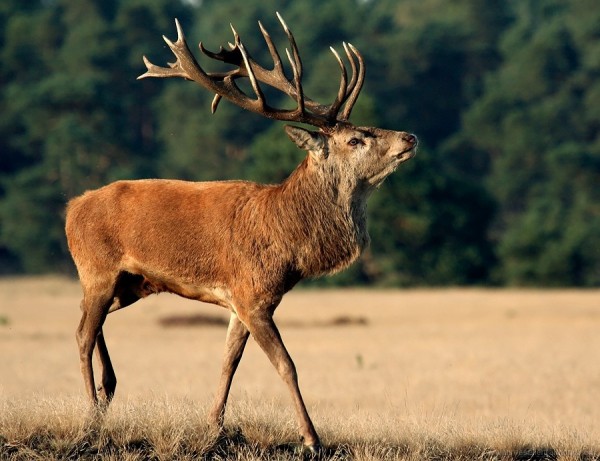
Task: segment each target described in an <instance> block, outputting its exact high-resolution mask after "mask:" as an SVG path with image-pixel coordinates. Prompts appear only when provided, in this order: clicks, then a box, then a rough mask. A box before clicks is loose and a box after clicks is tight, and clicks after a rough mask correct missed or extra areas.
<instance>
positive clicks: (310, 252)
mask: <svg viewBox="0 0 600 461" xmlns="http://www.w3.org/2000/svg"><path fill="white" fill-rule="evenodd" d="M273 192H274V197H273V199H274V200H275V201H276V203H277V209H278V210H279V213H278V214H279V215H278V216H276V217H275V218H276V220H277V222H278V223H279V225H280V226H281V231H282V232H285V233H288V234H289V237H291V239H289V241H290V242H291V247H290V248H289V250H290V251H292V252H293V255H294V265H295V266H296V268H297V270H299V271H300V273H301V274H302V276H303V277H314V276H319V275H323V274H328V273H333V272H337V271H339V270H341V269H343V268H345V267H347V266H348V265H350V264H351V263H352V262H354V261H355V260H356V259H357V258H358V257H359V256H360V254H361V252H362V251H363V249H364V248H365V247H366V246H367V245H368V244H369V235H368V232H367V215H366V198H367V197H366V196H367V192H366V190H365V191H363V190H361V188H360V187H357V185H356V184H352V183H350V182H345V181H343V180H342V179H341V178H340V177H339V175H336V173H335V172H334V171H331V172H328V171H323V170H318V169H317V168H316V167H315V166H314V165H310V164H309V162H308V160H305V161H304V162H303V163H302V164H300V166H298V168H297V169H296V170H295V171H294V172H293V173H292V174H291V175H290V177H289V178H288V179H287V180H286V181H285V182H283V183H282V184H281V185H280V186H278V187H277V188H276V189H275V190H273Z"/></svg>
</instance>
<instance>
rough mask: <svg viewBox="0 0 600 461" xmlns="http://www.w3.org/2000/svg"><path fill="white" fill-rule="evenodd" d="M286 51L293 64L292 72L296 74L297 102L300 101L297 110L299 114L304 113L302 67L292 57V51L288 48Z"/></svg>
mask: <svg viewBox="0 0 600 461" xmlns="http://www.w3.org/2000/svg"><path fill="white" fill-rule="evenodd" d="M285 53H286V54H287V58H288V60H289V61H290V65H291V66H292V73H293V75H294V84H295V87H296V102H297V103H298V108H297V109H296V111H297V112H298V114H302V113H304V91H303V90H302V80H301V76H300V69H298V66H297V64H296V62H295V61H294V60H293V59H292V56H291V55H290V51H289V50H288V49H287V48H286V49H285Z"/></svg>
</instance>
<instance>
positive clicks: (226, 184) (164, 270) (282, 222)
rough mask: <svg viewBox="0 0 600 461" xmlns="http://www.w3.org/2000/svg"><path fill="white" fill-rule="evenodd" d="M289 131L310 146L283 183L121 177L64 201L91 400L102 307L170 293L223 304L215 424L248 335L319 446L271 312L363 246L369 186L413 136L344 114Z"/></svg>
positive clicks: (104, 389) (109, 385) (103, 352)
mask: <svg viewBox="0 0 600 461" xmlns="http://www.w3.org/2000/svg"><path fill="white" fill-rule="evenodd" d="M286 130H287V132H288V135H289V136H290V138H291V139H292V140H293V141H294V142H296V144H297V145H298V146H300V147H302V148H304V149H306V150H307V151H308V152H309V155H308V156H307V157H306V158H305V160H304V161H303V162H302V163H301V164H300V165H299V166H298V168H297V169H296V170H295V171H294V172H293V173H292V174H291V175H290V177H289V178H288V179H287V180H286V181H284V182H283V183H282V184H280V185H261V184H256V183H252V182H246V181H217V182H200V183H195V182H185V181H176V180H140V181H118V182H115V183H112V184H109V185H107V186H105V187H103V188H100V189H98V190H94V191H89V192H86V193H85V194H83V195H82V196H80V197H77V198H75V199H73V200H72V201H71V202H70V203H69V205H68V208H67V220H66V234H67V239H68V243H69V249H70V251H71V254H72V256H73V259H74V261H75V264H76V266H77V270H78V272H79V277H80V280H81V285H82V287H83V295H84V296H83V300H82V303H81V309H82V313H83V315H82V319H81V323H80V325H79V328H78V330H77V339H78V343H79V348H80V357H81V368H82V373H83V376H84V380H85V384H86V389H87V392H88V395H89V397H90V399H91V400H92V401H93V402H97V401H98V400H97V394H96V389H95V385H94V376H93V372H92V361H91V355H92V351H93V350H94V346H95V345H96V346H97V347H96V350H97V356H98V359H99V360H100V362H101V364H102V369H103V372H102V385H101V387H100V388H99V390H100V396H101V398H102V401H103V402H104V403H106V404H108V402H109V401H110V399H111V398H112V396H113V394H114V391H115V387H116V378H115V375H114V371H113V369H112V365H111V363H110V358H109V355H108V350H107V348H106V344H105V342H104V338H103V335H102V324H103V323H104V319H105V318H106V315H108V313H109V312H112V311H114V310H117V309H120V308H122V307H125V306H127V305H129V304H131V303H133V302H135V301H136V300H138V299H140V298H143V297H145V296H148V295H150V294H152V293H159V292H163V291H167V292H171V293H176V294H178V295H181V296H184V297H186V298H191V299H196V300H200V301H205V302H209V303H214V304H218V305H220V306H222V307H224V308H227V309H229V310H230V311H231V320H230V324H229V329H228V334H227V344H226V348H225V358H224V363H223V372H222V379H221V384H220V386H219V390H218V392H217V396H216V399H215V404H214V407H213V412H212V414H211V418H212V419H213V421H214V422H215V423H216V424H219V425H221V424H222V422H223V413H224V409H225V404H226V401H227V395H228V392H229V388H230V385H231V380H232V378H233V374H234V373H235V369H236V367H237V364H238V362H239V360H240V358H241V355H242V352H243V349H244V345H245V343H246V340H247V338H248V335H249V334H252V335H253V337H254V338H255V339H256V341H257V342H258V344H259V345H260V346H261V348H262V349H263V350H264V351H265V353H266V354H267V356H268V357H269V359H270V360H271V362H272V363H273V365H274V366H275V367H276V369H277V370H278V372H279V373H280V375H281V376H282V378H283V379H284V381H285V382H286V383H287V385H288V387H289V389H290V392H291V395H292V398H293V400H294V403H295V406H296V410H297V413H298V418H299V422H300V426H301V427H300V432H301V435H302V436H303V438H304V441H305V443H306V444H307V445H308V446H311V447H315V446H318V443H319V440H318V436H317V434H316V432H315V430H314V427H313V425H312V422H311V421H310V418H309V417H308V414H307V412H306V408H305V406H304V403H303V401H302V397H301V395H300V391H299V389H298V384H297V377H296V371H295V368H294V364H293V362H292V360H291V358H290V357H289V354H288V353H287V351H286V350H285V347H284V345H283V342H282V341H281V337H280V336H279V332H278V331H277V328H276V327H275V324H274V323H273V320H272V315H273V312H274V311H275V308H276V307H277V305H278V304H279V302H280V300H281V298H282V296H283V295H284V293H286V292H287V291H289V290H290V289H291V288H292V287H293V286H294V285H296V283H298V282H299V281H300V280H301V279H303V278H306V277H315V276H320V275H324V274H330V273H333V272H336V271H339V270H341V269H343V268H345V267H347V266H348V265H349V264H351V263H352V262H353V261H355V260H356V259H357V258H358V257H359V255H360V254H361V252H362V250H363V249H364V248H365V247H366V246H367V245H368V243H369V236H368V233H367V228H366V200H367V197H368V195H369V193H370V192H371V191H372V190H373V189H374V188H375V187H377V186H378V185H379V184H380V183H381V182H382V181H383V180H384V179H385V177H386V176H387V175H389V174H390V173H392V172H393V171H394V170H395V169H396V167H397V166H398V164H399V163H401V162H402V161H405V160H407V159H408V158H410V157H412V156H413V155H414V151H415V148H416V143H417V142H416V138H415V137H414V136H412V135H409V134H407V133H404V132H394V131H386V130H381V129H377V128H356V127H354V126H352V125H350V124H347V123H340V124H338V125H337V126H336V127H335V128H333V129H331V130H328V131H327V132H325V131H320V132H316V133H313V132H309V131H306V130H303V129H300V128H293V127H287V128H286Z"/></svg>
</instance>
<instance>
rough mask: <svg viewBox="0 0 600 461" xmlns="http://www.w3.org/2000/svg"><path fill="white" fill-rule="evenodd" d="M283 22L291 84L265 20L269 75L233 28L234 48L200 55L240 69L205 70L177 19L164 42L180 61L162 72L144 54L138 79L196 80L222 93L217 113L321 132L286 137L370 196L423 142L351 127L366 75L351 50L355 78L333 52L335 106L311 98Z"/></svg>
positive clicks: (314, 162)
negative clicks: (173, 33) (235, 111)
mask: <svg viewBox="0 0 600 461" xmlns="http://www.w3.org/2000/svg"><path fill="white" fill-rule="evenodd" d="M277 17H278V19H279V21H280V22H281V25H282V27H283V30H284V31H285V33H286V35H287V37H288V40H289V42H290V48H291V52H290V51H289V50H287V49H286V54H287V57H288V60H289V63H290V65H291V68H292V74H293V78H292V79H291V80H290V79H288V78H287V77H286V75H285V73H284V69H283V64H282V62H281V58H280V56H279V53H278V51H277V49H276V47H275V45H274V44H273V41H272V40H271V37H270V36H269V34H268V32H267V31H266V30H265V28H264V27H263V26H262V24H261V23H260V22H259V27H260V30H261V32H262V34H263V37H264V39H265V42H266V44H267V47H268V48H269V52H270V54H271V57H272V58H273V63H274V64H273V69H271V70H267V69H265V68H264V67H262V66H261V65H260V64H258V63H257V62H256V61H254V60H253V59H252V58H251V57H250V55H249V53H248V51H247V50H246V48H245V47H244V44H243V43H242V42H241V40H240V37H239V35H238V34H237V32H236V31H235V29H233V26H232V30H233V35H234V43H233V44H232V43H229V49H228V50H225V49H223V48H222V47H221V49H220V50H219V52H217V53H213V52H211V51H208V50H207V49H206V48H204V46H203V45H202V43H200V50H201V51H202V53H204V54H205V55H206V56H208V57H210V58H212V59H215V60H218V61H222V62H225V63H227V64H231V65H233V66H234V69H233V70H230V71H228V72H206V71H205V70H204V69H202V67H200V65H199V64H198V62H197V61H196V59H195V58H194V56H193V55H192V53H191V52H190V50H189V48H188V46H187V43H186V41H185V37H184V35H183V31H182V29H181V25H180V24H179V22H178V21H177V20H175V24H176V27H177V41H175V42H172V41H170V40H169V39H167V38H166V37H164V36H163V38H164V40H165V42H166V43H167V45H168V46H169V47H170V48H171V50H172V51H173V54H174V55H175V56H176V57H177V60H176V61H175V63H169V66H170V67H169V68H164V67H159V66H156V65H154V64H152V63H151V62H150V61H148V59H147V58H146V57H145V56H144V63H145V64H146V67H147V69H148V70H147V72H146V73H144V74H143V75H141V76H140V77H138V78H145V77H182V78H185V79H187V80H193V81H195V82H196V83H198V84H199V85H201V86H203V87H204V88H207V89H208V90H210V91H212V92H214V93H215V97H214V99H213V103H212V111H213V113H214V112H215V111H216V110H217V107H218V105H219V103H220V101H221V99H222V98H226V99H228V100H230V101H231V102H233V103H234V104H236V105H238V106H240V107H242V108H244V109H246V110H249V111H252V112H256V113H258V114H261V115H263V116H265V117H268V118H271V119H274V120H282V121H288V122H298V123H304V124H308V125H312V126H314V127H317V128H318V129H319V130H318V131H308V130H305V129H303V128H299V127H294V126H287V127H286V132H287V134H288V136H289V137H290V138H291V139H292V141H294V142H295V143H296V145H297V146H298V147H300V148H302V149H304V150H306V151H308V160H307V161H308V162H309V165H310V166H311V167H312V168H314V169H315V170H317V171H321V172H322V173H324V174H327V173H328V172H329V173H330V174H332V175H334V176H336V177H339V180H340V181H341V182H345V183H347V185H348V186H350V187H361V188H363V189H365V190H370V189H372V188H374V187H377V186H378V185H379V184H381V182H382V181H383V180H384V179H385V178H386V177H387V176H388V175H389V174H390V173H392V172H393V171H394V170H395V169H396V168H397V167H398V165H399V164H400V163H402V162H404V161H406V160H408V159H409V158H411V157H413V156H414V155H415V152H416V147H417V137H416V136H414V135H412V134H409V133H406V132H402V131H389V130H383V129H380V128H372V127H356V126H354V125H352V124H351V123H350V122H348V118H349V117H350V113H351V111H352V108H353V107H354V104H355V103H356V100H357V98H358V95H359V94H360V91H361V89H362V85H363V83H364V77H365V66H364V60H363V58H362V56H361V54H360V53H359V51H358V50H357V49H356V48H355V47H354V46H352V45H351V44H346V43H344V44H343V46H344V51H345V54H346V57H347V59H348V61H349V63H350V67H351V71H352V72H351V77H350V79H348V72H347V69H346V66H345V65H344V63H343V61H342V59H341V57H340V56H339V54H338V53H337V52H336V51H335V49H334V48H331V51H332V53H333V55H334V57H335V59H336V60H337V62H338V64H339V67H340V72H341V77H340V85H339V90H338V94H337V96H336V98H335V100H334V101H333V102H332V103H331V104H330V105H322V104H319V103H318V102H316V101H313V100H311V99H309V98H308V97H306V96H305V95H304V91H303V88H302V83H301V80H302V73H303V69H302V62H301V60H300V54H299V52H298V48H297V46H296V42H295V39H294V37H293V35H292V33H291V31H290V30H289V28H288V27H287V25H286V24H285V22H284V21H283V19H282V18H281V16H280V15H279V13H277ZM240 78H247V79H248V80H249V81H250V85H251V87H252V89H253V91H254V96H249V95H248V94H246V93H245V92H244V91H242V89H240V87H239V86H238V85H237V84H236V80H237V79H240ZM259 82H260V83H263V84H266V85H268V86H270V87H273V88H275V89H278V90H280V91H282V92H284V93H286V94H287V95H288V96H290V97H291V98H293V99H294V100H295V101H296V108H295V109H292V110H288V109H277V108H274V107H271V106H270V105H269V104H268V103H267V101H266V99H265V96H264V93H263V91H262V89H261V87H260V85H259Z"/></svg>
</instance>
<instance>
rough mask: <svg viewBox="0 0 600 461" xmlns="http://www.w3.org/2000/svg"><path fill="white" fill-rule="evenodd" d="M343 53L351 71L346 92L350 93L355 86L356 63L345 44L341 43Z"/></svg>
mask: <svg viewBox="0 0 600 461" xmlns="http://www.w3.org/2000/svg"><path fill="white" fill-rule="evenodd" d="M343 45H344V51H345V52H346V56H348V61H350V68H351V69H352V77H351V78H350V83H348V88H347V92H352V89H353V88H354V85H356V79H357V72H356V62H355V61H354V56H352V53H351V52H350V48H349V47H348V44H347V43H346V42H344V43H343Z"/></svg>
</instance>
